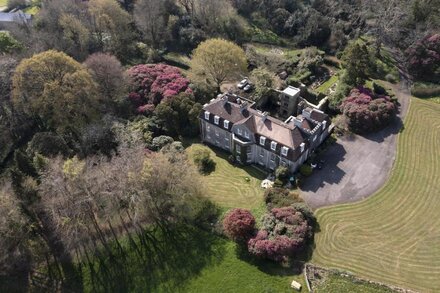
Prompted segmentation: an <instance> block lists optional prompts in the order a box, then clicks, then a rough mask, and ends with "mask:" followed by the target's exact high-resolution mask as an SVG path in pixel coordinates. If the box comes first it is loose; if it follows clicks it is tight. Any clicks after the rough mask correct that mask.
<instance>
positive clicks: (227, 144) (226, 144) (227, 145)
mask: <svg viewBox="0 0 440 293" xmlns="http://www.w3.org/2000/svg"><path fill="white" fill-rule="evenodd" d="M225 148H227V149H228V150H229V142H226V143H225Z"/></svg>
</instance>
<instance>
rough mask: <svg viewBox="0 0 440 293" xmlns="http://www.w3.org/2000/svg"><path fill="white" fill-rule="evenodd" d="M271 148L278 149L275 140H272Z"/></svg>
mask: <svg viewBox="0 0 440 293" xmlns="http://www.w3.org/2000/svg"><path fill="white" fill-rule="evenodd" d="M270 149H271V150H273V151H275V150H276V149H277V143H276V142H274V141H272V142H271V143H270Z"/></svg>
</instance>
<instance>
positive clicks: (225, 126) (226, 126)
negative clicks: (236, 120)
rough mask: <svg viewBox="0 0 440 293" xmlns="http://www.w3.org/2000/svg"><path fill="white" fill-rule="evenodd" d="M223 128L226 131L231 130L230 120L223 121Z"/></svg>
mask: <svg viewBox="0 0 440 293" xmlns="http://www.w3.org/2000/svg"><path fill="white" fill-rule="evenodd" d="M223 127H224V128H226V129H228V128H229V121H228V120H225V121H223Z"/></svg>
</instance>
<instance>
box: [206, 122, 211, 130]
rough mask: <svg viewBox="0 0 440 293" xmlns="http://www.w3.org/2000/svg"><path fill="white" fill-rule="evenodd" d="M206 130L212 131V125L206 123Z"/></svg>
mask: <svg viewBox="0 0 440 293" xmlns="http://www.w3.org/2000/svg"><path fill="white" fill-rule="evenodd" d="M206 131H208V132H210V131H211V125H209V124H206Z"/></svg>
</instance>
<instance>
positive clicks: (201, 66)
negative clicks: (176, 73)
mask: <svg viewBox="0 0 440 293" xmlns="http://www.w3.org/2000/svg"><path fill="white" fill-rule="evenodd" d="M246 68H247V61H246V56H245V53H244V51H243V49H241V48H240V47H239V46H237V45H236V44H234V43H232V42H229V41H226V40H223V39H210V40H207V41H204V42H203V43H201V44H200V45H199V46H198V47H197V48H196V49H195V50H194V52H193V57H192V59H191V70H190V73H189V77H190V79H191V80H192V81H195V82H201V83H206V84H208V85H209V86H211V87H215V88H216V90H217V91H218V92H220V85H221V84H222V83H223V82H225V81H226V80H231V81H232V80H235V79H238V78H240V77H241V76H242V75H243V74H245V72H246V70H247V69H246Z"/></svg>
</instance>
